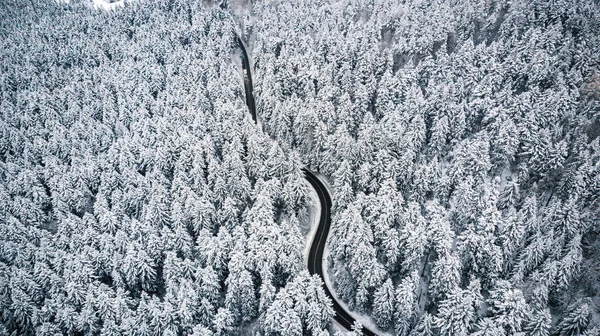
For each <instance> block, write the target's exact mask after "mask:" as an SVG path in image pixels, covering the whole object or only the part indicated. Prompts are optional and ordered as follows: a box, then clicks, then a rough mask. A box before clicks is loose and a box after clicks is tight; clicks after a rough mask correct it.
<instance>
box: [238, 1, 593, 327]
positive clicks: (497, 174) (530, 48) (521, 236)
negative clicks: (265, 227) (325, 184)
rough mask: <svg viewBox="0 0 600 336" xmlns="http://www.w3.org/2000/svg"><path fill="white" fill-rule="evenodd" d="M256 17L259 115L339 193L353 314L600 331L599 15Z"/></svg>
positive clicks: (337, 12)
mask: <svg viewBox="0 0 600 336" xmlns="http://www.w3.org/2000/svg"><path fill="white" fill-rule="evenodd" d="M253 9H254V11H253V12H252V13H251V14H240V15H239V21H240V22H242V24H243V31H244V33H245V34H246V39H249V40H251V41H253V43H252V44H251V45H252V46H253V58H254V62H255V67H256V71H255V81H256V88H257V108H258V115H260V116H262V118H263V124H264V125H265V129H266V130H267V131H268V132H269V133H270V134H272V135H273V136H275V137H276V138H277V139H278V140H279V142H280V144H286V145H287V146H289V147H290V148H293V149H295V150H297V151H298V152H299V153H300V154H301V157H302V160H303V162H305V163H306V164H307V165H309V167H311V168H312V169H315V170H318V171H320V172H321V173H323V174H325V175H326V176H328V177H329V179H330V182H331V184H332V185H333V189H334V190H333V191H334V193H333V202H334V208H335V209H334V210H335V214H334V219H333V224H332V225H333V228H332V230H333V234H332V238H331V239H330V240H331V241H330V244H329V247H330V250H331V253H330V260H329V263H330V266H331V268H330V276H331V279H332V281H334V285H335V290H336V291H337V293H338V295H339V296H340V297H341V298H343V300H344V301H345V302H346V303H347V304H348V305H349V306H350V307H351V308H352V309H354V310H356V311H359V312H363V313H364V314H367V315H370V316H372V317H373V319H374V321H375V322H376V324H377V325H378V326H379V327H380V328H381V329H382V330H386V331H388V332H390V333H393V334H395V335H408V334H410V335H423V336H425V335H536V336H538V335H539V336H542V335H584V334H585V335H598V333H599V332H600V329H599V327H598V322H599V321H600V318H599V308H600V300H599V298H598V294H599V293H600V283H599V282H598V281H599V280H600V241H599V236H598V234H599V233H600V224H599V223H600V221H599V219H600V218H599V216H600V202H599V196H600V138H599V137H598V136H599V134H600V107H599V100H598V98H599V97H598V95H599V93H600V91H599V89H600V85H599V84H600V82H599V77H598V71H599V70H600V69H599V68H598V66H599V65H600V64H599V58H598V55H600V44H599V41H598V36H600V29H599V24H600V17H599V13H600V8H598V4H597V2H596V3H595V2H593V1H545V0H540V1H497V0H483V1H460V0H458V1H455V0H452V1H444V0H425V1H422V0H414V1H412V0H402V1H400V0H399V1H369V0H366V1H363V0H359V1H352V0H348V1H295V2H293V3H291V2H280V3H277V4H274V3H273V2H260V3H258V4H257V5H255V6H254V8H253Z"/></svg>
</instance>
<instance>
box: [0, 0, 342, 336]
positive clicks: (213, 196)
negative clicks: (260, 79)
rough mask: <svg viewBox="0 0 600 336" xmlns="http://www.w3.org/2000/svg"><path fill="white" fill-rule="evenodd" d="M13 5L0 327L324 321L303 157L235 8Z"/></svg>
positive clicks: (98, 329) (199, 331)
mask: <svg viewBox="0 0 600 336" xmlns="http://www.w3.org/2000/svg"><path fill="white" fill-rule="evenodd" d="M0 16H1V21H0V23H1V26H0V36H1V38H0V45H1V47H0V53H1V56H0V59H2V62H1V64H0V67H1V71H0V73H1V77H0V94H1V96H0V99H1V103H0V104H1V105H0V109H1V118H0V209H1V211H0V321H1V322H2V324H1V327H0V335H83V334H86V335H203V336H207V335H239V334H241V333H242V332H243V331H244V332H245V331H246V330H253V329H256V330H258V331H260V332H273V333H274V332H277V331H278V330H279V328H281V325H282V322H281V321H282V319H287V320H288V321H289V322H288V325H287V327H288V328H297V329H296V332H299V333H302V332H303V331H304V332H305V333H308V334H313V335H318V334H319V332H321V331H322V330H323V329H325V328H326V326H327V324H328V323H329V320H330V316H331V314H332V312H331V311H330V309H331V308H329V307H330V302H329V301H328V299H327V298H326V297H325V296H324V294H323V292H322V289H321V282H320V280H319V279H317V278H312V277H310V276H309V275H308V273H307V272H306V271H305V266H304V264H303V255H302V251H303V248H304V241H303V239H302V236H301V234H300V230H299V224H298V223H299V221H305V220H306V216H307V214H306V201H307V199H306V191H307V190H306V189H307V186H306V184H305V182H304V177H303V175H302V172H301V171H300V168H301V167H300V163H299V160H298V159H297V158H295V157H293V156H291V154H287V153H285V152H284V151H282V149H281V148H280V147H279V146H278V144H277V143H276V142H273V141H271V140H270V139H269V137H268V136H267V135H265V134H263V133H261V132H258V131H257V129H256V127H255V126H254V123H253V122H252V120H251V118H250V115H249V114H248V110H247V107H246V106H245V103H244V97H243V91H242V90H243V86H242V80H241V75H240V68H239V65H238V64H236V63H235V62H234V60H233V59H234V58H235V59H236V60H238V63H239V56H238V55H237V54H236V53H235V47H236V44H235V43H236V42H235V41H236V38H235V33H234V29H233V28H234V25H233V23H232V22H231V20H230V19H228V18H229V17H230V16H229V15H228V14H227V13H226V12H223V11H221V10H219V9H212V8H208V7H204V6H203V5H202V4H200V3H196V2H191V1H170V2H159V3H158V4H156V5H155V4H153V3H151V2H147V3H145V2H143V3H139V4H136V5H135V6H133V7H126V8H124V9H122V10H119V11H115V12H111V13H106V12H98V11H93V10H91V9H90V8H89V7H88V6H85V5H78V4H73V5H66V4H56V3H55V2H54V1H47V2H46V1H38V2H35V3H34V4H33V5H32V4H30V3H27V4H24V3H22V2H21V1H2V2H1V3H0ZM257 319H260V321H259V322H260V323H256V321H258V320H257Z"/></svg>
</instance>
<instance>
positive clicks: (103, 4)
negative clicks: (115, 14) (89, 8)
mask: <svg viewBox="0 0 600 336" xmlns="http://www.w3.org/2000/svg"><path fill="white" fill-rule="evenodd" d="M93 3H94V8H95V9H104V10H113V9H115V8H120V7H123V6H125V0H119V1H117V2H113V3H111V2H109V1H108V0H93Z"/></svg>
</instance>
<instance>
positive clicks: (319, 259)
mask: <svg viewBox="0 0 600 336" xmlns="http://www.w3.org/2000/svg"><path fill="white" fill-rule="evenodd" d="M237 39H238V44H239V46H240V49H241V51H242V67H243V70H244V89H245V92H246V104H247V105H248V109H250V113H251V115H252V119H253V120H254V122H256V106H255V103H254V94H253V93H252V89H253V86H252V74H251V72H250V61H249V59H248V54H247V52H246V48H245V47H244V44H243V43H242V40H241V39H240V38H239V36H238V38H237ZM302 170H303V171H304V175H305V176H306V179H307V180H308V182H309V183H310V184H311V185H312V186H313V188H315V191H316V192H317V194H318V195H319V202H320V203H321V217H320V218H319V226H318V228H317V232H316V233H315V236H314V238H313V241H312V244H311V246H310V252H309V255H308V271H309V272H310V274H318V275H319V276H320V277H321V280H323V289H324V290H325V294H326V295H327V296H328V297H329V298H330V299H331V302H332V303H333V310H334V311H335V316H334V319H335V321H336V322H337V323H339V324H340V325H341V326H342V327H344V328H346V329H347V330H351V329H352V325H353V324H354V322H355V319H354V318H353V317H352V316H350V314H349V313H348V312H347V311H346V310H345V309H344V308H343V307H342V306H341V305H340V304H339V303H338V302H337V301H336V300H335V298H334V296H333V295H332V294H331V290H330V289H329V287H327V284H326V283H325V277H324V272H325V270H324V269H323V251H324V250H325V245H326V244H327V235H328V234H329V228H330V226H331V196H330V195H329V192H328V191H327V188H325V185H323V183H322V182H321V180H319V178H318V177H317V176H316V175H315V174H314V173H313V172H311V171H310V170H308V169H307V168H303V169H302ZM362 333H363V334H364V335H367V336H375V335H376V334H375V333H373V332H372V331H370V330H368V329H367V328H365V327H363V329H362Z"/></svg>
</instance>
